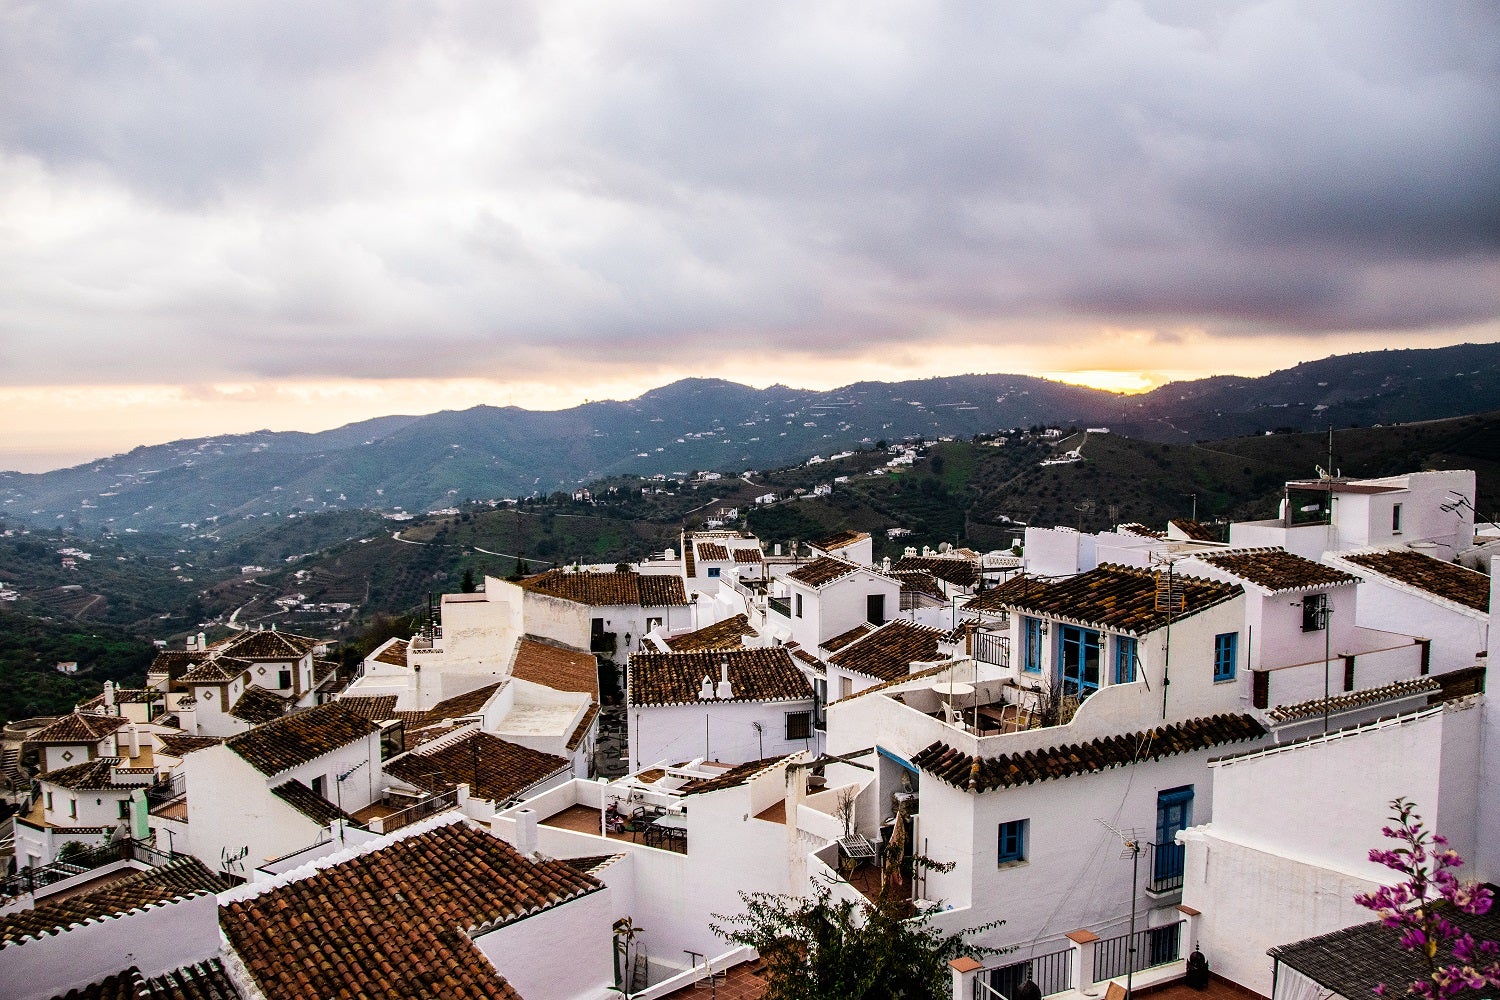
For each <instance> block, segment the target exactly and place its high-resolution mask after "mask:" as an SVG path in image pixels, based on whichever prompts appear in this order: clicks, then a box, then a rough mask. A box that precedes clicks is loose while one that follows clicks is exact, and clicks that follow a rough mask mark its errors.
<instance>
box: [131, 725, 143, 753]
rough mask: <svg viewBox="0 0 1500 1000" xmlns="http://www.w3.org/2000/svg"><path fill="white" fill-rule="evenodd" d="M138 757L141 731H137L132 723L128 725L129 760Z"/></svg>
mask: <svg viewBox="0 0 1500 1000" xmlns="http://www.w3.org/2000/svg"><path fill="white" fill-rule="evenodd" d="M140 755H141V731H140V730H139V729H137V728H136V727H135V723H134V722H132V723H131V724H130V759H131V760H134V759H135V758H137V757H139V756H140Z"/></svg>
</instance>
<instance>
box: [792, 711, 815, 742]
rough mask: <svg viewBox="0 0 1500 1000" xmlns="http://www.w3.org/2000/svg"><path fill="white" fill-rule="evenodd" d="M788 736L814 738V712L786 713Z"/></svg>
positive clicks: (803, 738)
mask: <svg viewBox="0 0 1500 1000" xmlns="http://www.w3.org/2000/svg"><path fill="white" fill-rule="evenodd" d="M786 738H787V739H789V740H810V739H812V713H811V712H788V713H787V714H786Z"/></svg>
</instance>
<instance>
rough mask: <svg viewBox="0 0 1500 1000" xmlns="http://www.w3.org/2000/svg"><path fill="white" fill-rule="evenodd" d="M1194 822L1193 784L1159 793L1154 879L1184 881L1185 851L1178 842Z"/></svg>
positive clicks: (1152, 871)
mask: <svg viewBox="0 0 1500 1000" xmlns="http://www.w3.org/2000/svg"><path fill="white" fill-rule="evenodd" d="M1192 825H1193V786H1192V785H1183V786H1182V787H1180V788H1167V789H1164V790H1162V791H1160V792H1157V793H1156V844H1155V846H1154V848H1153V851H1152V857H1151V881H1152V883H1153V885H1157V884H1160V883H1171V882H1176V884H1179V885H1180V884H1181V881H1180V880H1181V878H1182V869H1183V860H1184V856H1185V853H1186V852H1185V850H1184V849H1183V846H1182V845H1181V844H1179V843H1177V842H1176V840H1177V833H1178V831H1179V830H1186V829H1187V828H1188V827H1190V826H1192Z"/></svg>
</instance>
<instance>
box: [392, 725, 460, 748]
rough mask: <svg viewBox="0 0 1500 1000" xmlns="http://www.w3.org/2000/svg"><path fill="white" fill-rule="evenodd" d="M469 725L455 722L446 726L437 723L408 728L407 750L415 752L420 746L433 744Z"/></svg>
mask: <svg viewBox="0 0 1500 1000" xmlns="http://www.w3.org/2000/svg"><path fill="white" fill-rule="evenodd" d="M469 724H470V723H459V722H454V723H450V724H447V725H444V724H443V723H437V724H435V725H425V726H417V727H412V728H408V729H407V730H406V749H408V750H415V749H416V748H417V747H419V746H424V745H426V744H428V743H431V742H432V741H433V740H435V739H437V738H438V737H440V736H447V735H448V734H449V733H455V732H458V730H460V729H462V728H463V727H464V726H465V725H469Z"/></svg>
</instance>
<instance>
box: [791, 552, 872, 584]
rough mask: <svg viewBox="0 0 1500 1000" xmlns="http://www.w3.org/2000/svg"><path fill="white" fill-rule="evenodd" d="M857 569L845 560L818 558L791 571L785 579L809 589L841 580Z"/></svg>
mask: <svg viewBox="0 0 1500 1000" xmlns="http://www.w3.org/2000/svg"><path fill="white" fill-rule="evenodd" d="M859 568H860V566H859V564H858V563H852V562H850V561H849V560H847V559H835V558H834V557H833V556H818V558H816V559H814V560H813V561H812V562H810V563H808V564H807V565H806V566H802V567H799V568H798V569H794V570H792V572H790V573H788V574H787V578H788V579H792V580H796V581H797V582H798V583H805V584H807V585H808V586H809V587H824V586H827V585H828V584H830V583H832V582H833V581H835V580H842V579H843V578H844V577H846V576H848V575H849V574H850V573H853V572H854V571H855V570H857V569H859Z"/></svg>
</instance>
